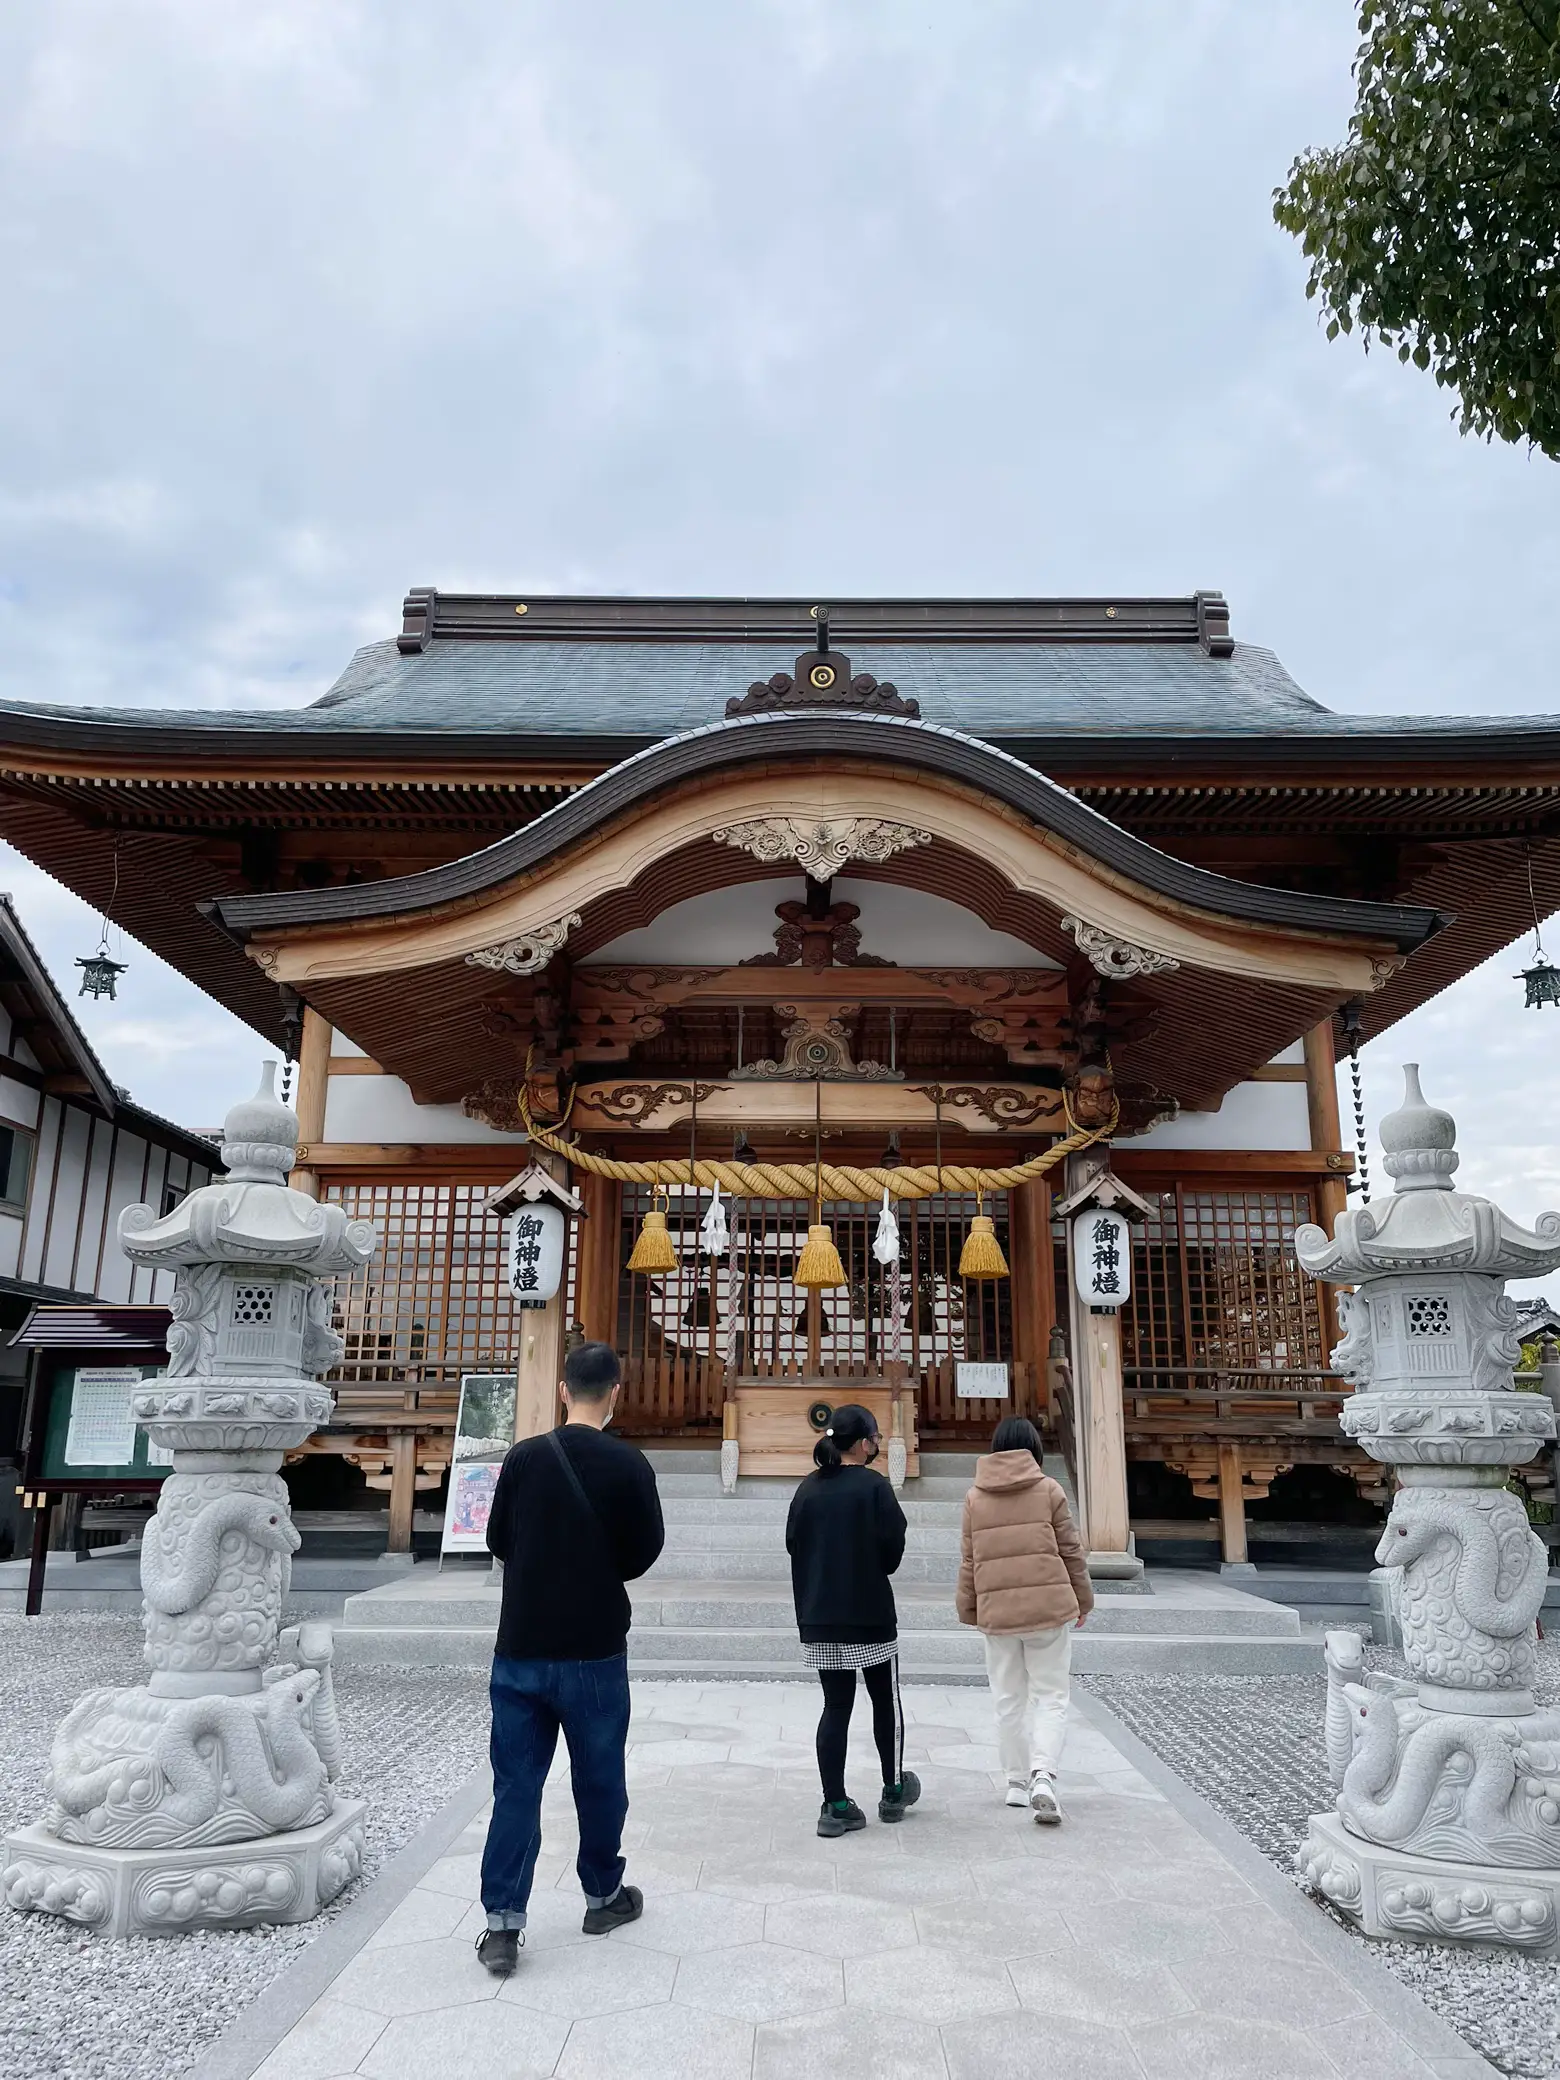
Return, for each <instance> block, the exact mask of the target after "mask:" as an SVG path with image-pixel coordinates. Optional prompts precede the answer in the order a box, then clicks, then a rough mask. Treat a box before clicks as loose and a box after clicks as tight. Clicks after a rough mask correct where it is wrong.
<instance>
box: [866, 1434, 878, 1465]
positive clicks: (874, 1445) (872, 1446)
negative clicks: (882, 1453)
mask: <svg viewBox="0 0 1560 2080" xmlns="http://www.w3.org/2000/svg"><path fill="white" fill-rule="evenodd" d="M877 1455H878V1441H877V1439H876V1438H875V1437H874V1438H870V1439H869V1440H868V1446H867V1456H866V1459H865V1461H864V1464H866V1465H868V1466H870V1465H871V1464H872V1462H873V1460H874V1459H875V1458H876V1457H877Z"/></svg>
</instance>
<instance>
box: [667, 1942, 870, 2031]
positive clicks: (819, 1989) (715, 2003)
mask: <svg viewBox="0 0 1560 2080" xmlns="http://www.w3.org/2000/svg"><path fill="white" fill-rule="evenodd" d="M673 1998H674V2000H675V2001H676V2002H677V2004H678V2005H679V2006H681V2007H689V2008H704V2009H707V2010H708V2011H709V2012H710V2013H711V2014H712V2015H732V2016H735V2017H736V2018H737V2019H738V2020H739V2021H741V2022H779V2021H781V2020H783V2019H784V2018H785V2017H786V2016H788V2015H811V2014H813V2013H815V2012H816V2011H817V2010H818V2009H819V2008H837V2007H839V2006H840V2005H841V2004H842V2003H843V2001H844V1999H845V1981H844V1977H843V1975H842V1973H841V1970H840V1966H839V1964H838V1963H837V1961H836V1960H835V1959H834V1958H832V1957H818V1956H816V1955H815V1954H814V1953H813V1952H812V1951H810V1950H793V1949H790V1948H788V1947H787V1946H786V1945H785V1944H783V1943H739V1944H738V1945H737V1947H736V1949H734V1950H713V1951H711V1953H710V1954H709V1956H708V1957H685V1958H684V1959H683V1961H682V1963H681V1964H680V1965H679V1967H678V1970H677V1990H676V1993H675V1994H674V1996H673Z"/></svg>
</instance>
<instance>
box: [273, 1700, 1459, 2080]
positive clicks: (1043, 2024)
mask: <svg viewBox="0 0 1560 2080" xmlns="http://www.w3.org/2000/svg"><path fill="white" fill-rule="evenodd" d="M904 1702H905V1713H906V1721H907V1759H908V1760H909V1762H910V1764H911V1765H912V1766H913V1767H914V1768H915V1769H917V1770H918V1771H919V1773H920V1775H921V1777H922V1780H923V1783H924V1785H925V1796H924V1798H923V1800H922V1803H921V1805H920V1806H919V1807H918V1808H917V1809H916V1810H915V1811H914V1812H913V1813H912V1814H911V1815H910V1816H909V1817H908V1818H907V1819H906V1820H905V1822H904V1823H903V1824H902V1825H901V1826H898V1827H884V1826H881V1825H879V1824H878V1822H877V1821H876V1819H875V1817H874V1818H873V1819H872V1820H871V1822H870V1824H869V1826H868V1829H867V1831H866V1832H865V1833H864V1834H857V1835H851V1836H847V1837H846V1838H844V1839H843V1840H841V1841H837V1842H823V1841H820V1840H819V1839H818V1838H817V1836H816V1834H815V1833H814V1832H813V1828H814V1823H815V1819H816V1814H817V1799H818V1792H817V1783H816V1777H815V1773H814V1765H813V1754H812V1734H813V1726H814V1723H815V1719H816V1712H817V1692H816V1690H815V1689H814V1688H812V1687H811V1686H808V1685H803V1684H752V1685H743V1684H712V1685H709V1686H706V1687H702V1688H701V1687H698V1686H694V1685H683V1684H671V1683H661V1684H657V1683H648V1682H647V1683H638V1684H636V1686H635V1709H634V1726H633V1734H634V1738H633V1742H632V1746H631V1750H630V1770H629V1781H630V1795H631V1799H632V1810H631V1812H630V1816H629V1827H628V1834H627V1849H628V1852H629V1877H630V1878H631V1879H632V1880H633V1881H634V1882H635V1883H637V1884H639V1885H641V1886H642V1887H643V1889H644V1893H645V1912H644V1917H643V1919H642V1920H641V1921H640V1922H639V1923H637V1924H636V1925H635V1926H633V1927H631V1928H627V1929H622V1930H619V1931H617V1932H616V1933H614V1934H613V1935H611V1936H609V1937H605V1938H595V1939H592V1938H590V1937H586V1936H583V1935H582V1934H581V1932H580V1916H581V1912H582V1905H581V1900H580V1894H579V1889H578V1884H577V1881H576V1879H575V1877H574V1872H573V1867H572V1859H573V1853H574V1817H573V1810H572V1807H571V1805H570V1800H569V1789H568V1783H567V1780H566V1778H565V1776H564V1775H563V1773H562V1771H561V1770H560V1771H559V1773H558V1776H557V1778H556V1779H555V1781H554V1782H553V1783H552V1784H551V1785H550V1786H549V1789H548V1793H547V1800H546V1817H545V1821H544V1827H545V1847H544V1850H543V1854H542V1861H541V1866H540V1869H539V1871H538V1885H537V1891H536V1893H535V1895H534V1896H533V1899H532V1904H531V1926H530V1929H529V1931H528V1934H527V1939H526V1948H525V1951H524V1953H523V1956H522V1960H521V1964H520V1969H519V1971H518V1972H517V1973H516V1975H515V1977H514V1978H513V1979H511V1980H509V1981H508V1982H500V1981H497V1980H494V1979H492V1978H490V1977H489V1976H488V1975H487V1974H486V1973H485V1972H484V1971H483V1970H482V1968H481V1967H480V1966H479V1965H478V1964H477V1962H476V1958H475V1955H474V1952H473V1943H474V1941H475V1937H476V1935H477V1932H478V1931H479V1930H480V1928H481V1927H482V1926H483V1916H482V1913H481V1909H480V1907H479V1906H478V1905H477V1904H476V1895H477V1874H478V1862H479V1858H480V1853H481V1847H482V1838H483V1825H482V1824H481V1823H480V1822H479V1823H478V1824H476V1825H473V1826H472V1827H470V1828H469V1829H468V1830H467V1831H466V1833H465V1834H464V1835H463V1836H461V1837H460V1838H459V1839H458V1840H457V1841H456V1842H455V1843H454V1845H453V1848H452V1851H451V1853H449V1854H447V1855H446V1856H444V1857H443V1859H442V1860H441V1861H439V1862H438V1863H436V1864H435V1865H434V1866H433V1867H432V1868H431V1869H430V1870H428V1871H427V1873H426V1875H425V1876H424V1877H423V1879H422V1881H421V1882H420V1883H418V1884H417V1885H416V1886H415V1887H414V1888H413V1889H412V1890H410V1891H409V1892H408V1893H407V1894H406V1896H405V1897H404V1898H403V1899H402V1900H401V1901H400V1903H399V1904H398V1905H397V1906H395V1907H394V1909H393V1910H392V1911H391V1912H390V1914H389V1916H388V1918H387V1919H385V1920H384V1921H383V1922H382V1923H381V1925H380V1926H379V1927H378V1929H377V1930H376V1931H375V1933H374V1934H373V1935H372V1936H371V1937H370V1938H369V1939H368V1941H367V1942H366V1943H365V1944H364V1946H363V1947H362V1948H361V1949H360V1950H359V1951H358V1952H357V1954H356V1955H355V1956H353V1957H352V1958H350V1960H348V1961H346V1962H345V1963H344V1965H343V1968H342V1969H341V1970H340V1971H339V1973H338V1975H337V1976H336V1977H335V1979H334V1982H333V1983H332V1984H331V1985H330V1987H329V1990H328V1991H327V1992H326V1993H324V1994H323V1996H322V1997H321V1998H319V1999H318V2000H316V2001H315V2002H314V2004H313V2006H312V2007H311V2008H309V2009H308V2011H307V2012H306V2013H304V2014H303V2015H302V2018H301V2020H299V2021H298V2022H297V2023H296V2024H295V2026H294V2027H292V2029H291V2030H290V2031H289V2033H288V2034H287V2035H286V2036H285V2037H284V2038H283V2039H282V2041H281V2042H280V2043H279V2044H277V2045H276V2048H275V2049H274V2050H272V2051H271V2052H270V2055H269V2056H267V2057H265V2058H264V2060H263V2063H259V2064H258V2065H257V2066H255V2067H252V2068H247V2069H248V2070H252V2071H254V2072H256V2074H257V2076H258V2080H338V2076H342V2075H346V2074H349V2073H352V2074H365V2075H368V2076H370V2080H407V2076H409V2075H414V2074H415V2075H417V2076H418V2080H442V2076H445V2075H449V2076H452V2080H453V2076H459V2080H470V2076H471V2075H472V2074H480V2075H482V2080H531V2076H544V2075H554V2074H556V2075H559V2076H562V2080H568V2076H580V2080H597V2076H600V2075H605V2074H621V2075H624V2076H638V2075H649V2074H653V2075H657V2076H659V2080H814V2076H818V2080H823V2076H835V2075H838V2076H841V2080H844V2076H848V2080H1010V2076H1011V2080H1020V2076H1022V2080H1049V2076H1051V2075H1067V2076H1069V2080H1078V2076H1083V2075H1087V2076H1088V2080H1128V2076H1130V2080H1197V2076H1206V2080H1247V2076H1251V2080H1312V2076H1315V2080H1335V2076H1339V2075H1342V2076H1345V2080H1351V2076H1355V2080H1366V2076H1369V2080H1409V2076H1417V2080H1431V2076H1438V2080H1454V2076H1456V2080H1464V2076H1466V2080H1472V2076H1473V2075H1476V2074H1488V2073H1489V2072H1491V2070H1492V2069H1491V2068H1490V2067H1488V2066H1486V2065H1485V2064H1484V2062H1483V2061H1482V2060H1481V2059H1478V2058H1477V2057H1475V2056H1474V2055H1473V2054H1471V2053H1468V2052H1465V2051H1463V2050H1461V2048H1460V2046H1459V2044H1458V2040H1456V2039H1454V2038H1452V2037H1451V2035H1450V2032H1448V2031H1446V2030H1445V2028H1444V2025H1442V2024H1440V2023H1438V2022H1436V2021H1435V2020H1434V2019H1433V2018H1431V2017H1430V2016H1429V2015H1428V2014H1427V2013H1426V2011H1425V2010H1424V2009H1422V2008H1421V2007H1420V2006H1419V2005H1418V2003H1416V2002H1414V2001H1413V2000H1412V1999H1411V1997H1410V1996H1408V1995H1406V1994H1405V1993H1403V1992H1402V1991H1401V1990H1400V1989H1398V1988H1396V1987H1395V1986H1393V1985H1391V1984H1390V1982H1387V1981H1386V1980H1385V1975H1382V1974H1379V1973H1377V1972H1376V1971H1375V1970H1374V1969H1373V1967H1372V1966H1371V1965H1370V1963H1369V1961H1368V1959H1366V1957H1365V1952H1364V1949H1363V1946H1361V1945H1359V1944H1357V1943H1352V1942H1351V1941H1350V1940H1349V1939H1348V1938H1345V1937H1343V1936H1342V1935H1341V1934H1340V1932H1339V1931H1337V1930H1336V1929H1334V1928H1333V1927H1332V1926H1331V1924H1328V1923H1325V1922H1324V1921H1323V1920H1322V1917H1321V1916H1320V1914H1319V1913H1318V1912H1317V1910H1315V1909H1313V1908H1311V1907H1310V1906H1309V1905H1308V1904H1307V1903H1306V1902H1304V1901H1302V1900H1299V1899H1298V1896H1296V1898H1295V1899H1294V1900H1290V1899H1289V1897H1288V1896H1287V1895H1286V1894H1285V1893H1284V1892H1283V1891H1282V1885H1283V1881H1282V1880H1281V1879H1277V1878H1276V1877H1267V1876H1265V1875H1264V1873H1263V1871H1262V1870H1261V1869H1255V1868H1253V1869H1250V1870H1243V1869H1242V1868H1241V1867H1239V1864H1240V1859H1239V1857H1238V1855H1237V1856H1236V1857H1235V1860H1234V1861H1232V1860H1231V1858H1230V1856H1227V1855H1226V1853H1225V1850H1224V1847H1223V1846H1221V1845H1220V1843H1219V1842H1218V1841H1217V1840H1216V1839H1210V1838H1209V1836H1208V1835H1207V1834H1206V1833H1205V1832H1203V1831H1200V1829H1199V1827H1198V1826H1197V1825H1194V1824H1193V1819H1194V1818H1195V1813H1194V1815H1193V1817H1187V1815H1186V1814H1185V1813H1183V1811H1182V1810H1179V1809H1178V1807H1179V1805H1180V1804H1182V1803H1184V1801H1181V1800H1179V1799H1178V1800H1176V1801H1174V1802H1173V1801H1172V1800H1171V1799H1169V1798H1167V1797H1166V1796H1165V1795H1163V1793H1162V1792H1161V1791H1160V1790H1159V1789H1156V1788H1155V1785H1154V1783H1152V1782H1151V1781H1150V1780H1149V1778H1148V1777H1147V1776H1146V1775H1144V1774H1143V1773H1141V1772H1140V1771H1139V1769H1138V1768H1137V1767H1135V1766H1134V1765H1133V1763H1132V1762H1131V1761H1129V1760H1128V1759H1126V1756H1125V1754H1124V1753H1123V1752H1122V1748H1121V1747H1120V1746H1118V1745H1117V1744H1116V1741H1115V1740H1114V1739H1113V1737H1112V1736H1111V1734H1110V1733H1109V1732H1108V1731H1107V1730H1106V1727H1105V1723H1104V1722H1103V1721H1101V1722H1100V1723H1098V1724H1096V1723H1094V1722H1093V1721H1092V1720H1091V1719H1090V1718H1088V1717H1085V1716H1082V1708H1080V1707H1078V1706H1075V1710H1074V1718H1073V1723H1072V1726H1071V1730H1070V1732H1069V1736H1068V1744H1067V1751H1066V1757H1065V1765H1064V1770H1063V1775H1062V1779H1061V1790H1062V1794H1063V1797H1064V1800H1065V1803H1066V1809H1067V1818H1066V1822H1065V1824H1064V1825H1063V1826H1062V1827H1061V1828H1060V1829H1048V1828H1041V1827H1039V1826H1037V1825H1035V1823H1034V1822H1033V1820H1032V1819H1031V1817H1030V1816H1029V1814H1028V1813H1027V1812H1022V1811H1013V1810H1010V1809H1009V1808H1007V1807H1005V1806H1004V1805H1003V1803H1002V1799H1001V1785H1002V1778H1001V1776H1000V1774H999V1773H998V1771H997V1768H996V1761H997V1757H996V1750H995V1747H994V1745H993V1738H994V1729H993V1723H992V1715H991V1706H990V1702H989V1700H988V1698H987V1696H986V1694H985V1692H984V1691H982V1690H976V1689H967V1688H931V1687H925V1688H920V1689H911V1690H907V1691H906V1692H905V1698H904ZM853 1733H854V1735H855V1740H854V1742H853V1755H852V1772H851V1783H852V1786H853V1788H854V1789H855V1791H856V1793H857V1795H858V1797H859V1798H860V1799H861V1802H862V1803H863V1805H866V1804H867V1802H868V1794H869V1792H871V1791H872V1790H873V1788H874V1784H875V1777H876V1771H875V1766H874V1758H873V1755H872V1751H871V1748H870V1742H869V1736H868V1726H867V1720H866V1700H865V1697H864V1696H862V1697H861V1698H859V1699H858V1705H857V1713H856V1721H855V1724H854V1726H853ZM1127 1744H1128V1745H1130V1743H1127ZM453 1788H454V1787H452V1789H453ZM1172 1788H1173V1787H1172ZM1215 1827H1217V1823H1215ZM1231 1853H1232V1855H1233V1854H1234V1852H1233V1851H1232V1852H1231ZM1250 1853H1251V1855H1252V1857H1253V1858H1254V1859H1255V1852H1250ZM1255 1860H1256V1861H1257V1862H1260V1859H1255ZM1275 1888H1278V1890H1277V1891H1275ZM1264 1890H1265V1892H1266V1895H1267V1896H1266V1897H1264ZM1307 1917H1313V1921H1314V1929H1315V1932H1314V1936H1313V1934H1312V1933H1311V1930H1312V1925H1313V1922H1312V1921H1308V1919H1307ZM261 2048H262V2049H263V2047H261Z"/></svg>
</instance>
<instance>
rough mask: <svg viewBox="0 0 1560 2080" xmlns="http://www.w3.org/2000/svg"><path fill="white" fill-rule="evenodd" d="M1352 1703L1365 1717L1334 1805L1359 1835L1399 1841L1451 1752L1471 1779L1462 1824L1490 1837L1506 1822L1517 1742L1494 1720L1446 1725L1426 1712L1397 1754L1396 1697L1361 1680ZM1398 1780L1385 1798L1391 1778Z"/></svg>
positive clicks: (1350, 1693)
mask: <svg viewBox="0 0 1560 2080" xmlns="http://www.w3.org/2000/svg"><path fill="white" fill-rule="evenodd" d="M1345 1694H1346V1696H1347V1697H1348V1700H1349V1704H1350V1706H1351V1708H1352V1709H1353V1710H1354V1711H1355V1712H1356V1713H1357V1714H1358V1716H1359V1718H1360V1719H1361V1720H1362V1721H1363V1722H1364V1723H1363V1726H1362V1728H1361V1731H1360V1736H1359V1740H1358V1743H1357V1745H1356V1747H1355V1751H1354V1760H1353V1761H1352V1762H1351V1763H1350V1764H1349V1767H1348V1769H1347V1770H1346V1771H1345V1773H1344V1779H1343V1789H1342V1790H1341V1791H1340V1792H1339V1794H1338V1811H1339V1812H1340V1813H1341V1814H1342V1815H1343V1817H1344V1819H1345V1820H1346V1821H1347V1822H1349V1823H1350V1824H1351V1825H1352V1826H1353V1827H1354V1829H1355V1831H1356V1832H1357V1833H1359V1834H1362V1835H1364V1836H1365V1837H1366V1838H1367V1839H1368V1840H1370V1841H1374V1842H1386V1843H1400V1842H1403V1841H1405V1840H1407V1838H1408V1837H1409V1836H1410V1835H1412V1834H1413V1833H1414V1831H1415V1830H1416V1829H1417V1828H1418V1827H1419V1825H1420V1823H1421V1822H1422V1821H1423V1819H1424V1817H1425V1814H1426V1812H1427V1811H1428V1809H1429V1805H1430V1801H1431V1799H1433V1798H1434V1796H1435V1794H1436V1792H1437V1791H1438V1790H1439V1789H1440V1786H1441V1783H1442V1778H1443V1772H1444V1771H1445V1768H1446V1765H1447V1763H1448V1762H1449V1761H1450V1759H1451V1758H1452V1756H1453V1755H1457V1754H1465V1755H1467V1756H1468V1757H1469V1758H1470V1760H1471V1761H1472V1763H1473V1777H1472V1780H1471V1781H1470V1782H1469V1784H1468V1786H1467V1790H1466V1792H1465V1794H1464V1797H1463V1801H1462V1824H1463V1826H1464V1827H1465V1828H1467V1829H1468V1830H1469V1831H1470V1832H1472V1833H1473V1834H1475V1835H1488V1834H1491V1833H1494V1832H1496V1831H1497V1830H1500V1829H1502V1828H1503V1827H1505V1826H1506V1824H1507V1814H1506V1806H1507V1802H1508V1800H1509V1799H1510V1797H1511V1793H1512V1790H1513V1788H1514V1786H1515V1784H1516V1780H1517V1766H1516V1754H1515V1743H1514V1741H1513V1740H1512V1738H1511V1736H1510V1734H1509V1733H1506V1732H1503V1731H1502V1729H1501V1727H1500V1726H1499V1725H1498V1724H1496V1723H1495V1722H1493V1721H1491V1722H1490V1723H1489V1724H1487V1725H1483V1726H1481V1725H1479V1724H1478V1722H1477V1721H1475V1720H1470V1719H1464V1718H1459V1719H1457V1720H1455V1721H1454V1722H1453V1723H1452V1724H1451V1725H1447V1724H1446V1723H1444V1721H1438V1719H1437V1718H1436V1717H1435V1716H1434V1715H1427V1716H1426V1717H1425V1718H1424V1720H1423V1721H1422V1723H1421V1724H1420V1725H1418V1726H1416V1727H1414V1728H1413V1730H1412V1731H1411V1732H1410V1733H1409V1735H1408V1738H1407V1739H1406V1740H1405V1741H1404V1742H1403V1746H1402V1760H1401V1761H1399V1759H1398V1742H1399V1723H1398V1715H1397V1709H1396V1705H1395V1703H1394V1701H1393V1699H1392V1698H1391V1697H1389V1696H1386V1695H1383V1694H1382V1693H1381V1692H1380V1691H1376V1690H1366V1689H1364V1688H1362V1687H1361V1686H1360V1685H1359V1684H1358V1683H1350V1684H1349V1685H1348V1686H1347V1689H1346V1692H1345ZM1394 1767H1395V1768H1396V1770H1397V1783H1396V1785H1395V1786H1394V1787H1393V1789H1392V1791H1391V1792H1390V1794H1388V1795H1387V1796H1386V1797H1383V1796H1382V1795H1381V1794H1382V1793H1383V1792H1384V1791H1386V1787H1387V1785H1388V1784H1389V1783H1390V1782H1391V1780H1392V1773H1393V1769H1394Z"/></svg>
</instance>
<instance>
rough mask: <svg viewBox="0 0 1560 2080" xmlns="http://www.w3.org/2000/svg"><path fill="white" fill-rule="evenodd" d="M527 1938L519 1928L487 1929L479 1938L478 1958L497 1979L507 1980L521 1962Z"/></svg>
mask: <svg viewBox="0 0 1560 2080" xmlns="http://www.w3.org/2000/svg"><path fill="white" fill-rule="evenodd" d="M524 1941H525V1937H524V1936H523V1935H522V1934H521V1932H520V1930H519V1929H518V1928H485V1929H483V1931H482V1933H481V1935H479V1936H478V1937H477V1958H478V1961H479V1962H480V1963H482V1964H485V1965H486V1966H487V1968H488V1970H489V1971H490V1972H491V1973H492V1974H493V1977H494V1978H495V1979H507V1978H508V1977H509V1976H510V1975H511V1973H512V1972H513V1971H514V1968H515V1966H516V1965H517V1964H518V1963H519V1962H520V1945H521V1944H522V1943H523V1942H524Z"/></svg>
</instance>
